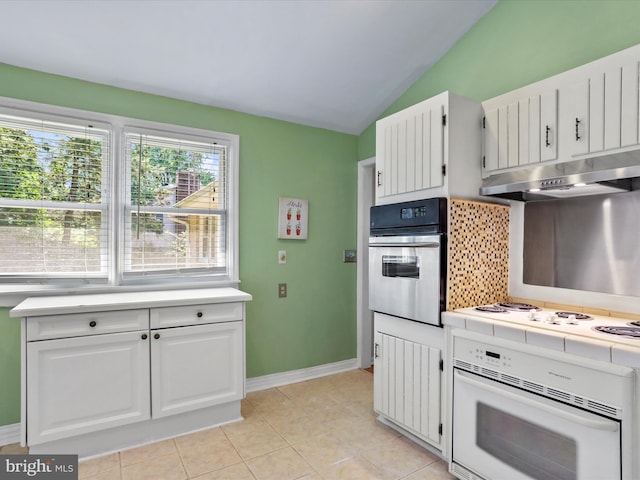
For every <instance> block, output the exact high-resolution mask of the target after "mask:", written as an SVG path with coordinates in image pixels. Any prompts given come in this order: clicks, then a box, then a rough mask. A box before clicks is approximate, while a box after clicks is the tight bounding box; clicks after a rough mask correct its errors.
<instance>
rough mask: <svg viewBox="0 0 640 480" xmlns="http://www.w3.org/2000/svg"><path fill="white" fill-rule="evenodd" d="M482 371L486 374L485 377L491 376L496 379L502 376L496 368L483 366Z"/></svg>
mask: <svg viewBox="0 0 640 480" xmlns="http://www.w3.org/2000/svg"><path fill="white" fill-rule="evenodd" d="M481 372H482V375H484V376H485V377H491V378H496V379H497V378H499V377H500V373H498V372H496V371H495V370H491V369H490V368H482V369H481Z"/></svg>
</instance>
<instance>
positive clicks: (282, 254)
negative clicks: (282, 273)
mask: <svg viewBox="0 0 640 480" xmlns="http://www.w3.org/2000/svg"><path fill="white" fill-rule="evenodd" d="M278 263H280V264H283V263H287V251H286V250H280V251H278Z"/></svg>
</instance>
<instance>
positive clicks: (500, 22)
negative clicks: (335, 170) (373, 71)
mask: <svg viewBox="0 0 640 480" xmlns="http://www.w3.org/2000/svg"><path fill="white" fill-rule="evenodd" d="M639 23H640V1H638V0H502V1H500V2H499V3H498V4H497V5H496V6H495V7H493V9H492V10H491V11H489V13H487V15H485V16H484V17H483V18H482V19H481V20H480V21H479V22H478V23H477V24H476V25H475V26H474V27H473V28H472V29H471V30H469V31H468V32H467V34H466V35H465V36H464V37H462V39H460V40H459V41H458V42H457V43H456V44H455V45H454V46H453V48H451V49H450V50H449V51H448V52H447V54H446V55H445V56H444V57H442V58H441V59H440V61H438V62H437V63H436V64H435V65H434V66H433V67H432V68H431V69H430V70H429V71H428V72H427V73H425V74H424V75H423V76H422V77H421V78H420V79H418V81H417V82H415V83H414V84H413V85H412V86H411V87H410V88H409V89H408V90H407V91H406V92H405V93H404V94H403V95H401V96H400V98H398V100H396V101H395V102H394V103H393V104H392V105H391V107H389V108H388V109H387V110H386V111H385V112H384V113H383V114H381V115H380V118H381V117H385V116H387V115H389V114H391V113H394V112H397V111H399V110H402V109H403V108H406V107H408V106H410V105H413V104H415V103H418V102H420V101H422V100H425V99H427V98H430V97H432V96H434V95H436V94H438V93H440V92H442V91H445V90H449V91H451V92H454V93H457V94H459V95H463V96H465V97H469V98H472V99H475V100H478V101H483V100H486V99H489V98H493V97H495V96H497V95H500V94H502V93H505V92H509V91H511V90H514V89H516V88H519V87H522V86H524V85H528V84H530V83H533V82H536V81H538V80H542V79H544V78H547V77H550V76H551V75H555V74H557V73H561V72H564V71H566V70H569V69H571V68H574V67H577V66H579V65H583V64H585V63H588V62H590V61H593V60H595V59H597V58H600V57H604V56H606V55H609V54H611V53H614V52H617V51H619V50H623V49H625V48H627V47H631V46H633V45H636V44H638V43H640V28H638V24H639ZM358 149H359V150H358V156H359V158H360V159H365V158H369V157H373V156H375V123H374V124H372V125H370V126H369V127H368V128H367V129H366V130H365V131H364V132H363V133H362V134H361V135H360V138H359V147H358Z"/></svg>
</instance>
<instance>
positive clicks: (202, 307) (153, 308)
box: [12, 288, 251, 458]
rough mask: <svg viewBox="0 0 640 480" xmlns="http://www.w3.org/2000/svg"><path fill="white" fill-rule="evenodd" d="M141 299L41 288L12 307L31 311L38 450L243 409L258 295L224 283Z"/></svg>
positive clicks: (25, 385) (30, 399) (117, 441)
mask: <svg viewBox="0 0 640 480" xmlns="http://www.w3.org/2000/svg"><path fill="white" fill-rule="evenodd" d="M128 295H131V296H130V297H128ZM146 297H147V298H148V297H149V296H146ZM52 298H53V297H52ZM56 298H59V297H56ZM139 298H140V296H139V295H137V294H103V295H86V296H82V297H81V298H80V296H69V297H66V303H65V304H64V305H60V304H59V301H58V302H57V303H56V302H54V301H52V302H51V303H47V299H46V297H41V298H37V299H27V300H25V302H23V303H22V304H20V305H19V306H18V307H16V308H15V309H14V310H13V311H12V316H22V317H23V320H22V322H23V324H22V325H23V330H22V331H23V341H24V347H25V348H23V367H22V443H23V444H24V445H28V446H29V448H30V452H31V453H46V452H49V453H50V452H52V451H55V452H56V453H72V454H78V455H80V457H81V458H82V457H88V456H93V455H99V454H103V453H106V452H109V451H114V450H119V449H123V448H128V447H132V446H137V445H141V444H144V443H149V442H153V441H157V440H160V439H164V438H168V437H172V436H176V435H180V434H184V433H187V432H190V431H195V430H200V429H203V428H208V427H211V426H214V425H219V424H222V423H228V422H230V421H235V420H240V419H241V418H242V417H241V416H240V400H241V399H242V398H244V395H245V361H244V302H245V301H248V300H250V299H251V296H250V295H248V294H245V293H244V292H240V291H238V290H235V289H230V288H221V289H202V290H193V291H182V292H165V295H162V296H161V298H162V300H157V301H153V300H151V301H149V300H138V299H139ZM110 300H111V301H112V303H109V301H110ZM189 301H192V302H193V304H188V302H189ZM205 302H210V303H205ZM144 304H148V305H149V307H150V308H146V309H145V308H139V307H141V306H142V305H144ZM47 305H48V307H47ZM79 305H82V306H79ZM125 306H133V307H137V308H132V309H130V310H125V309H121V310H119V309H118V308H123V307H125ZM114 307H115V309H114V310H108V308H114ZM101 308H102V309H104V310H99V309H101ZM94 309H95V311H94ZM80 310H84V311H80ZM44 313H46V315H45V314H44ZM150 319H151V320H150ZM154 327H155V328H154Z"/></svg>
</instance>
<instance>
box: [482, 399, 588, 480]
mask: <svg viewBox="0 0 640 480" xmlns="http://www.w3.org/2000/svg"><path fill="white" fill-rule="evenodd" d="M476 419H477V420H476V422H477V425H476V445H478V447H480V448H481V449H482V450H484V451H486V452H487V453H489V454H490V455H492V456H493V457H495V458H497V459H498V460H501V461H502V462H504V463H506V464H507V465H509V466H511V467H512V468H514V469H516V470H518V471H520V472H522V473H524V474H525V475H528V476H529V477H531V478H535V479H537V480H576V479H577V472H576V468H577V467H576V465H577V446H576V442H575V440H574V439H572V438H569V437H566V436H564V435H562V434H560V433H558V432H554V431H552V430H549V429H547V428H543V427H541V426H539V425H535V424H533V423H531V422H528V421H526V420H524V419H522V418H520V417H516V416H514V415H511V414H508V413H505V412H503V411H501V410H498V409H497V408H493V407H490V406H489V405H486V404H484V403H481V402H478V403H477V416H476Z"/></svg>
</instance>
